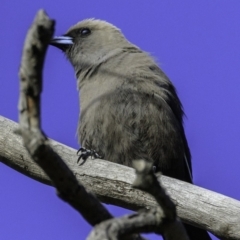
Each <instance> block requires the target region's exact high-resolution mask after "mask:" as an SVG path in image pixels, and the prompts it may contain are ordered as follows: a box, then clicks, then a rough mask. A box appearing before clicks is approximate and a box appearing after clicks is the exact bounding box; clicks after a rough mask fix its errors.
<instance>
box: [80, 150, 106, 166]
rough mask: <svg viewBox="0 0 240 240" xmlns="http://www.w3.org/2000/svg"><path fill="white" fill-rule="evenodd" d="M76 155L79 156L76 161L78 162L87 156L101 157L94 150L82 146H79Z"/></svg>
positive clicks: (84, 159)
mask: <svg viewBox="0 0 240 240" xmlns="http://www.w3.org/2000/svg"><path fill="white" fill-rule="evenodd" d="M77 155H78V156H79V157H78V160H77V163H79V161H80V160H81V159H82V160H83V161H84V162H85V161H86V160H87V159H88V158H89V157H91V159H96V158H102V157H101V156H100V155H99V154H98V153H96V151H95V150H92V149H91V150H90V149H86V148H84V147H81V148H80V149H79V150H78V151H77Z"/></svg>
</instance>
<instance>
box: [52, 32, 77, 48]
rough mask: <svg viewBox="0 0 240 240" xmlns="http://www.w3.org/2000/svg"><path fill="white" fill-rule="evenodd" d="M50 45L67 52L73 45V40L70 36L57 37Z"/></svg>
mask: <svg viewBox="0 0 240 240" xmlns="http://www.w3.org/2000/svg"><path fill="white" fill-rule="evenodd" d="M50 45H52V46H54V47H57V48H60V49H61V50H63V51H65V50H66V49H67V48H68V47H69V46H70V45H73V38H71V37H69V36H57V37H54V38H53V39H52V40H51V41H50Z"/></svg>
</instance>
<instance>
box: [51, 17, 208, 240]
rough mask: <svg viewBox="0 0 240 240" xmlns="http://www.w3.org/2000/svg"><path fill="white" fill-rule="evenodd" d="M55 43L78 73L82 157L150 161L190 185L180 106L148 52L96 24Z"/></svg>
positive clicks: (194, 232) (199, 235) (196, 235)
mask: <svg viewBox="0 0 240 240" xmlns="http://www.w3.org/2000/svg"><path fill="white" fill-rule="evenodd" d="M51 44H52V45H54V46H56V47H58V48H60V49H61V50H63V51H64V53H65V54H66V56H67V58H68V59H69V61H70V62H71V64H72V66H73V67H74V70H75V73H76V77H77V86H78V90H79V97H80V105H81V111H80V117H79V121H78V129H77V134H78V139H79V142H80V144H81V146H83V147H84V148H82V149H81V151H83V154H82V155H85V156H88V154H89V153H90V154H93V155H96V156H97V154H98V155H100V156H101V157H102V158H104V159H106V160H109V161H112V162H115V163H119V164H123V165H127V166H130V167H132V161H133V160H136V159H146V160H147V161H151V162H152V163H153V166H154V169H155V171H156V172H158V171H161V172H162V173H163V174H164V175H167V176H169V177H173V178H177V179H180V180H183V181H186V182H189V183H192V167H191V154H190V150H189V147H188V143H187V140H186V136H185V133H184V128H183V116H184V112H183V108H182V104H181V102H180V100H179V98H178V96H177V93H176V90H175V88H174V86H173V84H172V83H171V81H170V80H169V79H168V77H167V76H166V75H165V74H164V72H163V71H162V70H161V69H160V68H159V67H158V65H157V63H156V62H155V61H154V59H153V58H152V57H151V56H150V55H149V54H148V53H146V52H144V51H142V50H141V49H139V48H138V47H137V46H135V45H133V44H132V43H130V42H129V41H128V40H127V39H126V38H125V37H124V35H123V34H122V33H121V31H120V30H119V29H118V28H117V27H115V26H114V25H112V24H110V23H108V22H105V21H102V20H95V19H87V20H84V21H81V22H79V23H77V24H76V25H74V26H73V27H71V28H70V29H69V30H68V31H67V33H66V34H64V35H63V36H60V37H55V38H54V39H53V40H52V42H51ZM185 226H186V230H187V232H188V235H189V237H190V239H192V240H198V239H199V240H200V239H201V240H207V239H211V238H210V237H209V235H208V233H207V232H206V231H205V230H202V229H199V228H196V227H193V226H190V225H185Z"/></svg>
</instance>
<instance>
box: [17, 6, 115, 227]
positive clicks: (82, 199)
mask: <svg viewBox="0 0 240 240" xmlns="http://www.w3.org/2000/svg"><path fill="white" fill-rule="evenodd" d="M53 31H54V21H53V20H51V19H49V17H48V16H47V15H46V13H45V12H44V11H43V10H40V11H39V12H38V13H37V15H36V18H35V20H34V22H33V24H32V26H31V28H30V29H29V31H28V34H27V36H26V40H25V44H24V49H23V57H22V61H21V66H20V70H19V76H20V90H21V91H20V99H19V122H20V124H19V125H20V130H19V131H18V132H19V133H20V135H21V136H22V138H23V143H24V145H25V147H26V149H27V150H28V152H29V154H30V156H31V157H32V159H33V160H34V161H35V162H36V163H37V164H38V165H39V166H40V167H41V168H42V169H43V170H44V172H45V173H46V174H47V175H48V176H49V177H50V178H51V181H52V182H53V185H54V186H55V187H56V189H57V190H58V194H59V197H61V198H62V199H63V200H65V201H66V202H68V203H69V204H70V205H71V206H72V207H74V208H75V209H76V210H77V211H78V212H80V214H81V215H82V216H83V217H84V218H85V220H86V221H88V223H90V224H91V225H92V226H94V225H96V224H98V223H100V222H102V221H104V220H107V219H110V218H112V215H111V214H110V213H109V212H108V211H107V209H106V208H105V207H104V206H103V205H102V204H101V203H100V202H99V201H98V199H96V198H95V196H93V195H92V194H91V193H89V192H87V191H86V189H85V188H84V187H83V186H82V185H81V183H80V182H79V181H78V180H77V179H76V177H75V176H74V174H73V173H72V172H71V170H70V169H69V168H68V167H67V165H66V164H65V163H64V161H62V159H61V158H60V157H59V155H58V154H57V153H55V151H53V150H52V148H51V147H50V145H49V142H48V139H47V138H46V136H45V134H43V132H42V130H41V125H40V97H41V86H42V66H43V62H44V56H45V53H46V50H47V46H48V44H49V42H50V40H51V38H52V35H53Z"/></svg>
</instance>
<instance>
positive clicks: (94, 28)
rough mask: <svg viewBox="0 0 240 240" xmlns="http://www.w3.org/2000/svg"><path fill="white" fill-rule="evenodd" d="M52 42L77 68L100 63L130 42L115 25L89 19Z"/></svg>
mask: <svg viewBox="0 0 240 240" xmlns="http://www.w3.org/2000/svg"><path fill="white" fill-rule="evenodd" d="M50 44H51V45H53V46H55V47H58V48H60V49H61V50H63V51H64V52H65V54H66V56H67V58H68V59H69V60H70V62H71V63H72V65H73V66H74V67H75V69H76V67H77V68H79V67H84V65H85V64H86V65H94V64H96V63H99V62H101V59H104V58H106V56H108V55H109V54H111V52H113V51H116V50H117V49H119V48H122V47H125V46H129V44H130V43H129V42H128V41H127V40H126V39H125V37H124V36H123V34H122V33H121V31H120V30H119V29H118V28H116V27H115V26H114V25H112V24H110V23H108V22H105V21H102V20H95V19H87V20H83V21H81V22H79V23H77V24H76V25H74V26H72V27H71V28H70V29H69V30H68V31H67V33H66V34H64V35H63V36H59V37H55V38H53V39H52V41H51V43H50Z"/></svg>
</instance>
